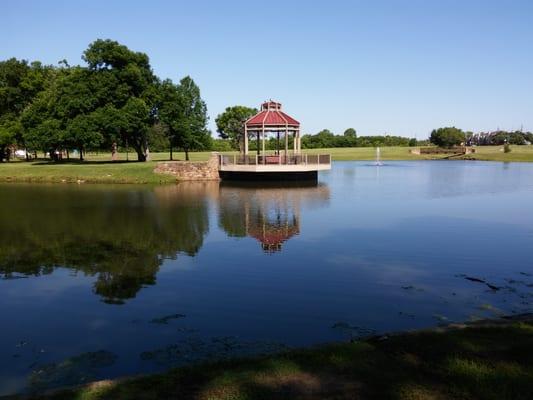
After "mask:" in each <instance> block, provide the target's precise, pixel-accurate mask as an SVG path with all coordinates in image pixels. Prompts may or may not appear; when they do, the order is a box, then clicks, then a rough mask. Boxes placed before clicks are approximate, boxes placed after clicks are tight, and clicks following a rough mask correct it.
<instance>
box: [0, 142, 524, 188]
mask: <svg viewBox="0 0 533 400" xmlns="http://www.w3.org/2000/svg"><path fill="white" fill-rule="evenodd" d="M409 150H410V148H409V147H383V148H382V149H381V158H382V159H383V160H425V159H435V158H436V159H439V158H444V156H442V155H416V154H411V153H410V152H409ZM511 150H512V151H511V152H510V153H503V152H502V151H501V146H484V147H477V148H476V153H474V154H469V155H468V156H467V157H468V158H469V159H476V160H487V161H530V162H533V146H511ZM305 152H306V153H314V154H317V153H319V154H331V155H332V157H333V160H337V161H341V160H344V161H349V160H373V159H375V154H376V151H375V149H374V148H372V147H356V148H336V149H316V150H305ZM210 154H211V152H197V153H191V154H190V156H191V161H205V160H207V159H208V158H209V156H210ZM174 157H175V159H178V160H183V159H185V155H184V154H183V153H175V154H174ZM110 158H111V156H110V154H108V153H100V154H95V153H94V154H88V155H87V159H86V161H84V162H82V163H80V162H78V161H75V160H73V161H66V160H65V161H63V162H61V163H52V162H49V161H47V160H37V161H32V162H26V161H13V162H10V163H2V164H0V182H87V183H169V182H174V181H175V179H174V178H173V177H171V176H165V175H158V174H154V173H153V169H154V167H155V164H156V162H157V161H166V160H168V159H169V154H168V153H152V154H151V161H150V162H146V163H138V162H134V161H130V162H127V161H126V154H125V153H121V154H120V155H119V161H120V162H115V163H113V162H111V161H110ZM129 158H130V159H134V158H135V155H134V154H131V153H130V154H129Z"/></svg>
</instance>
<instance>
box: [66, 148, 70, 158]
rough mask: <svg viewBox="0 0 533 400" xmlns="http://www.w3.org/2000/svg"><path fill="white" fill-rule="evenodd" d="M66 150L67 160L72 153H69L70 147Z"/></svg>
mask: <svg viewBox="0 0 533 400" xmlns="http://www.w3.org/2000/svg"><path fill="white" fill-rule="evenodd" d="M66 151H67V160H70V153H69V151H68V149H67V150H66Z"/></svg>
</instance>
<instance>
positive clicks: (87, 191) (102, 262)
mask: <svg viewBox="0 0 533 400" xmlns="http://www.w3.org/2000/svg"><path fill="white" fill-rule="evenodd" d="M13 189H15V190H11V187H6V186H2V187H0V220H1V221H2V229H1V230H0V274H1V275H2V276H3V278H4V279H10V278H15V277H17V276H20V275H23V276H30V275H33V276H39V275H44V274H50V273H52V272H53V271H54V269H56V268H58V267H65V268H70V269H72V270H74V271H76V272H81V273H84V274H86V275H88V276H96V282H95V283H94V289H93V290H94V292H95V293H96V294H98V295H99V296H101V298H102V300H103V301H105V302H107V303H112V304H122V303H123V302H124V300H126V299H131V298H134V297H135V296H136V294H137V292H138V291H139V290H140V289H141V288H142V287H143V286H145V285H153V284H154V283H155V280H156V273H157V272H158V270H159V267H160V266H161V264H162V263H163V260H164V259H166V258H176V257H177V254H178V253H180V252H183V253H185V254H188V255H190V256H193V255H195V254H196V253H197V252H198V250H199V249H200V247H201V246H202V243H203V239H204V236H205V235H206V234H207V231H208V229H209V223H208V216H207V199H206V197H205V185H201V184H199V185H196V186H194V185H192V186H190V185H189V186H187V187H183V186H181V185H172V186H161V187H155V188H140V187H132V186H123V187H114V188H112V189H110V188H109V187H108V186H106V187H101V186H90V185H87V186H70V185H68V186H67V185H65V186H59V187H58V186H42V185H37V186H35V185H32V186H30V185H28V186H26V185H24V186H22V185H21V186H17V187H16V188H13ZM12 216H16V217H14V218H13V217H12Z"/></svg>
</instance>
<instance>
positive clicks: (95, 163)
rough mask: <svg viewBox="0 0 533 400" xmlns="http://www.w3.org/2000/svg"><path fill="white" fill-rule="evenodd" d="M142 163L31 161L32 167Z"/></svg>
mask: <svg viewBox="0 0 533 400" xmlns="http://www.w3.org/2000/svg"><path fill="white" fill-rule="evenodd" d="M143 162H144V161H137V160H117V161H111V160H101V161H100V160H84V161H80V160H61V161H52V160H37V161H35V160H34V161H31V164H32V165H106V164H107V165H114V164H136V163H143Z"/></svg>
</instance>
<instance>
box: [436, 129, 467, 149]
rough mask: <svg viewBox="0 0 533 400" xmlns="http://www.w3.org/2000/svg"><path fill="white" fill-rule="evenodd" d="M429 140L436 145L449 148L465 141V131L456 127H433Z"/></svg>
mask: <svg viewBox="0 0 533 400" xmlns="http://www.w3.org/2000/svg"><path fill="white" fill-rule="evenodd" d="M429 141H430V142H431V143H433V144H434V145H436V146H439V147H446V148H450V147H453V146H457V145H459V144H461V143H463V142H464V141H465V133H464V132H463V131H462V130H461V129H458V128H456V127H446V128H439V129H434V130H433V131H432V132H431V135H430V137H429Z"/></svg>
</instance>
